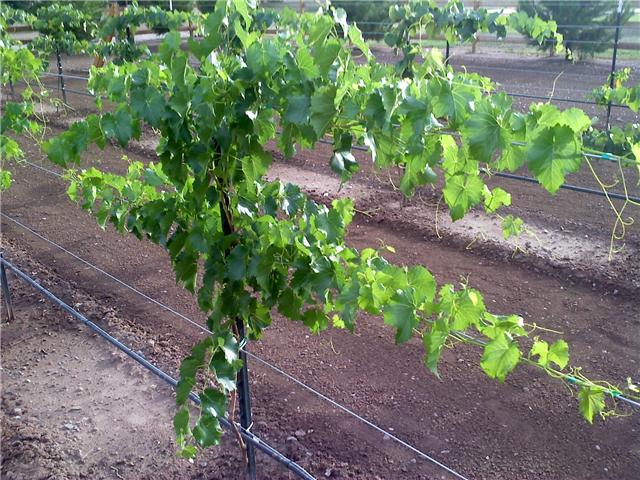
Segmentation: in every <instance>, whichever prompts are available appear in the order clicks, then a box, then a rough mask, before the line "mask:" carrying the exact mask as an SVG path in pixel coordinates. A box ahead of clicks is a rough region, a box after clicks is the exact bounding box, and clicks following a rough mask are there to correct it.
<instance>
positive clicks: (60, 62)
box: [56, 47, 67, 104]
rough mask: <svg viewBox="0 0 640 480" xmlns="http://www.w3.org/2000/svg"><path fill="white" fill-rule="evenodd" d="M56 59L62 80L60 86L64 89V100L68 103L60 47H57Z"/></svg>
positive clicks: (59, 76) (59, 77)
mask: <svg viewBox="0 0 640 480" xmlns="http://www.w3.org/2000/svg"><path fill="white" fill-rule="evenodd" d="M56 61H57V63H58V79H59V80H60V87H61V89H62V100H63V101H64V103H65V104H66V103H67V92H66V91H65V89H64V75H63V74H62V58H60V49H59V48H58V47H56Z"/></svg>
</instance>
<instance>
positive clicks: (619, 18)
mask: <svg viewBox="0 0 640 480" xmlns="http://www.w3.org/2000/svg"><path fill="white" fill-rule="evenodd" d="M622 2H623V0H618V12H617V13H616V35H615V37H614V40H613V55H612V57H611V73H610V74H609V87H610V88H613V85H614V83H615V75H616V57H617V56H618V41H619V40H620V22H621V21H622ZM610 129H611V98H609V102H608V103H607V131H609V130H610Z"/></svg>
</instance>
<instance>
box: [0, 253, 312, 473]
mask: <svg viewBox="0 0 640 480" xmlns="http://www.w3.org/2000/svg"><path fill="white" fill-rule="evenodd" d="M0 262H1V263H2V265H5V266H7V267H8V268H9V269H11V271H13V273H14V274H16V275H17V276H18V277H19V278H20V279H21V280H23V281H24V282H25V283H27V284H29V285H30V286H32V287H33V288H35V289H36V290H38V291H39V292H40V293H41V294H42V295H44V296H45V297H46V298H47V299H48V300H49V301H51V302H52V303H54V304H55V305H57V306H58V307H60V308H61V309H63V310H64V311H66V312H67V313H68V314H69V315H71V316H72V317H74V318H75V319H77V320H80V321H81V322H82V323H84V324H85V325H86V326H87V327H89V328H90V329H91V330H92V331H94V332H95V333H97V334H98V335H99V336H100V337H101V338H103V339H105V340H106V341H108V342H109V343H111V344H112V345H113V346H115V347H116V348H117V349H119V350H120V351H122V352H124V353H125V354H127V355H128V356H129V357H131V358H132V359H133V360H135V361H136V362H138V363H139V364H140V365H142V366H143V367H144V368H146V369H147V370H149V371H151V372H152V373H153V374H155V375H156V376H158V377H159V378H161V379H162V380H164V381H165V382H166V383H167V384H169V385H171V386H172V387H173V388H175V387H176V386H177V385H178V381H177V380H176V379H174V378H173V377H172V376H171V375H169V374H168V373H166V372H164V371H163V370H161V369H160V368H159V367H157V366H156V365H154V364H153V363H151V362H150V361H149V360H147V359H146V358H144V357H143V356H142V355H141V354H139V353H137V352H134V351H133V350H132V349H131V348H130V347H128V346H127V345H125V344H124V343H122V342H121V341H120V340H118V339H117V338H115V337H113V336H112V335H110V334H109V333H108V332H107V331H106V330H104V329H102V328H100V327H99V326H98V325H96V324H95V323H94V322H92V321H91V320H89V319H88V318H86V317H85V316H84V315H82V314H81V313H80V312H78V311H77V310H75V309H74V308H72V307H70V306H69V305H67V304H66V303H65V302H63V301H62V300H60V299H59V298H58V297H56V296H55V295H54V294H53V293H51V292H50V291H49V290H48V289H46V288H45V287H43V286H42V285H40V284H39V283H38V282H36V281H35V280H34V279H33V278H31V277H30V276H29V275H27V274H26V273H24V272H23V271H22V270H20V269H19V268H18V267H16V266H15V265H13V264H12V263H11V262H9V261H8V260H6V259H5V258H4V257H2V256H0ZM189 398H190V399H191V400H192V401H193V402H194V403H195V404H196V405H200V398H199V397H198V396H197V395H196V394H195V393H193V392H191V393H190V394H189ZM218 420H219V421H220V423H221V424H222V425H223V426H224V427H225V428H227V429H228V430H232V431H233V430H235V429H238V431H239V432H240V435H241V436H242V437H243V438H244V439H245V440H246V441H247V442H248V443H250V444H252V445H253V446H254V447H256V448H257V449H259V450H261V451H262V452H264V453H266V454H267V455H268V456H270V457H271V458H273V459H274V460H275V461H277V462H278V463H280V464H282V465H284V466H285V467H286V468H287V469H289V470H291V471H292V472H293V473H295V474H296V475H297V476H298V477H300V478H303V479H305V480H315V477H314V476H313V475H311V474H310V473H309V472H307V471H306V470H305V469H304V468H302V467H301V466H300V465H298V464H297V463H295V462H294V461H293V460H291V459H289V458H287V457H286V456H284V455H283V454H281V453H280V452H279V451H278V450H276V449H275V448H273V447H272V446H271V445H269V444H268V443H266V442H264V440H262V439H261V438H260V437H258V436H257V435H255V434H254V433H252V432H251V431H249V430H247V429H245V428H243V427H242V426H240V425H238V424H235V425H232V421H231V420H229V419H227V418H225V417H219V418H218ZM233 423H235V422H233Z"/></svg>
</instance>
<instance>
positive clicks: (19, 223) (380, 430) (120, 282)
mask: <svg viewBox="0 0 640 480" xmlns="http://www.w3.org/2000/svg"><path fill="white" fill-rule="evenodd" d="M0 215H1V216H3V217H4V218H6V219H7V220H9V221H11V222H13V223H14V224H16V225H18V226H19V227H21V228H22V229H24V230H26V231H28V232H29V233H31V234H33V235H34V236H36V237H38V238H40V239H41V240H43V241H45V242H46V243H48V244H50V245H51V246H53V247H55V248H57V249H59V250H60V251H62V252H64V253H66V254H67V255H70V256H71V257H73V258H75V259H77V260H79V261H80V262H82V263H84V264H85V265H87V266H88V267H89V268H92V269H93V270H95V271H97V272H99V273H101V274H103V275H105V276H106V277H108V278H110V279H111V280H113V281H115V282H116V283H118V284H120V285H122V286H123V287H125V288H127V289H129V290H131V291H132V292H134V293H136V294H137V295H139V296H141V297H142V298H144V299H146V300H147V301H149V302H151V303H153V304H154V305H156V306H158V307H160V308H162V309H164V310H166V311H168V312H170V313H172V314H174V315H176V316H177V317H178V318H180V319H182V320H184V321H186V322H188V323H189V324H191V325H193V326H195V327H196V328H198V329H199V330H201V332H202V333H207V334H210V335H214V333H213V332H212V331H211V330H209V329H208V328H206V327H205V326H203V325H200V324H199V323H197V322H195V321H194V320H192V319H190V318H189V317H187V316H186V315H183V314H181V313H179V312H177V311H176V310H174V309H172V308H171V307H169V306H167V305H165V304H163V303H161V302H159V301H158V300H156V299H154V298H152V297H150V296H148V295H147V294H145V293H144V292H141V291H140V290H138V289H137V288H135V287H133V286H131V285H129V284H127V283H125V282H124V281H122V280H120V279H119V278H117V277H115V276H113V275H111V274H110V273H108V272H106V271H104V270H103V269H101V268H100V267H98V266H96V265H94V264H92V263H91V262H89V261H87V260H85V259H84V258H82V257H80V256H78V255H76V254H75V253H73V252H71V251H69V250H67V249H66V248H64V247H63V246H61V245H59V244H57V243H55V242H54V241H53V240H50V239H48V238H47V237H45V236H44V235H41V234H40V233H38V232H36V231H35V230H33V229H32V228H30V227H28V226H27V225H25V224H23V223H22V222H20V221H18V220H16V219H14V218H12V217H10V216H9V215H7V214H6V213H4V212H0ZM243 351H244V352H245V353H246V355H247V356H248V357H250V358H252V359H254V360H256V361H258V362H259V363H261V364H262V365H265V366H267V367H269V368H270V369H271V370H273V371H275V372H277V373H278V374H280V375H284V376H286V378H288V379H289V380H291V381H294V382H295V383H296V384H298V385H300V386H302V387H303V388H305V389H306V390H307V391H309V392H311V393H313V394H315V395H316V396H318V397H319V398H321V399H323V400H325V401H328V402H330V403H331V404H332V405H334V406H336V407H338V408H339V409H340V410H342V411H343V412H345V413H347V414H349V415H350V416H352V417H354V418H356V419H357V420H359V421H361V422H364V423H365V424H367V425H369V426H371V427H372V428H374V429H375V430H377V431H379V432H381V433H383V434H384V435H388V436H389V438H392V439H393V440H394V441H396V442H397V443H399V444H400V445H402V446H404V447H406V448H409V449H410V450H411V451H413V452H415V453H417V454H418V455H420V456H421V457H422V458H424V459H425V460H427V461H429V462H431V463H433V464H435V465H437V466H440V467H442V468H444V469H445V470H447V471H448V472H450V473H452V474H453V475H455V476H457V477H458V478H460V479H463V480H468V479H466V477H464V476H462V475H460V474H459V473H457V472H455V471H454V470H452V469H450V468H449V467H447V466H446V465H444V464H442V463H441V462H439V461H438V460H436V459H435V458H433V457H431V456H429V455H428V454H426V453H424V452H422V451H421V450H419V449H418V448H416V447H414V446H413V445H411V444H409V443H407V442H405V441H404V440H402V439H400V438H398V437H396V436H395V435H393V434H392V433H391V432H389V431H387V430H385V429H383V428H382V427H379V426H378V425H376V424H374V423H372V422H371V421H369V420H367V419H366V418H364V417H362V416H361V415H359V414H358V413H356V412H354V411H353V410H350V409H349V408H348V407H346V406H344V405H342V404H340V403H338V402H336V401H335V400H333V399H331V398H330V397H327V396H326V395H324V394H322V393H320V392H318V391H317V390H315V389H314V388H313V387H311V386H309V385H307V384H305V383H304V382H302V381H301V380H299V379H297V378H296V377H294V376H293V375H291V374H289V373H287V372H285V371H284V370H282V369H280V368H279V367H276V366H275V365H272V364H271V363H269V362H267V361H266V360H263V359H262V358H261V357H259V356H257V355H255V354H254V353H251V352H249V351H247V350H244V349H243Z"/></svg>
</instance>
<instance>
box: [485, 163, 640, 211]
mask: <svg viewBox="0 0 640 480" xmlns="http://www.w3.org/2000/svg"><path fill="white" fill-rule="evenodd" d="M483 170H484V172H485V173H488V174H491V175H494V176H496V177H503V178H508V179H510V180H519V181H522V182H527V183H538V180H537V179H535V178H532V177H527V176H525V175H515V174H513V173H506V172H489V171H488V170H486V169H483ZM560 188H564V189H566V190H571V191H574V192H580V193H588V194H591V195H599V196H601V197H610V198H615V199H616V200H629V201H632V202H638V203H640V197H635V196H632V195H623V194H621V193H615V192H607V193H604V192H603V191H601V190H596V189H595V188H587V187H581V186H579V185H569V184H566V183H564V184H562V185H561V186H560Z"/></svg>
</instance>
